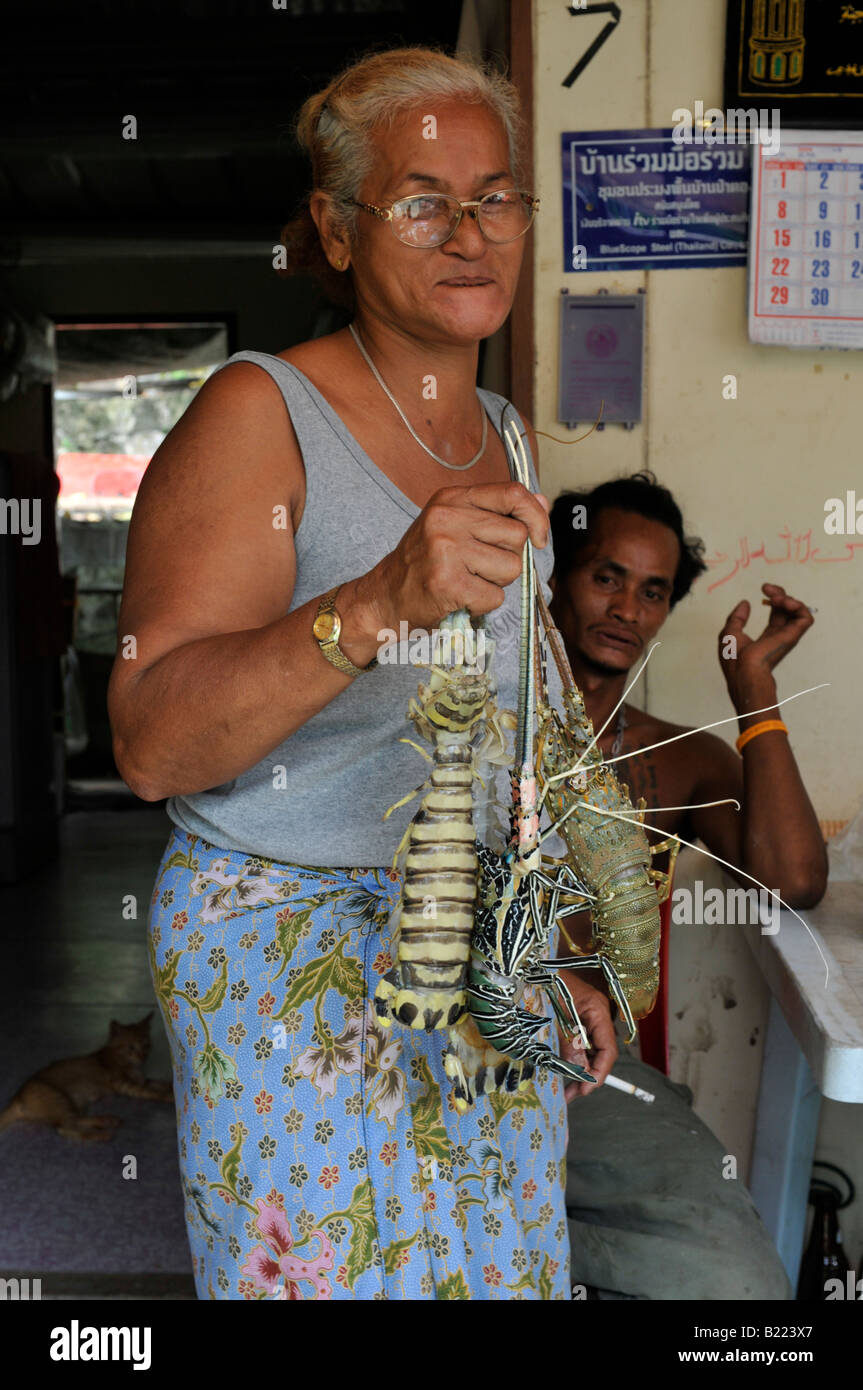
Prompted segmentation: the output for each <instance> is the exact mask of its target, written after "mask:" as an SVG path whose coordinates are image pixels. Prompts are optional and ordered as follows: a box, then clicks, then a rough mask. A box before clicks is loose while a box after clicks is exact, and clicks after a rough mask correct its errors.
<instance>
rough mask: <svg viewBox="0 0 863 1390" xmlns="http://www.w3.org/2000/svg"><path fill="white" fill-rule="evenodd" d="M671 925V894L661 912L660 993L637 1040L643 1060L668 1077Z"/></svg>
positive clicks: (643, 1022) (643, 1020) (644, 1021)
mask: <svg viewBox="0 0 863 1390" xmlns="http://www.w3.org/2000/svg"><path fill="white" fill-rule="evenodd" d="M670 922H671V895H670V894H669V896H668V897H667V898H666V899H665V902H664V903H663V904H662V906H661V907H660V909H659V924H660V927H659V993H658V995H657V997H656V1003H655V1004H654V1006H653V1008H652V1010H651V1012H650V1013H649V1014H648V1015H647V1017H646V1018H643V1019H641V1021H640V1022H639V1024H638V1025H637V1026H638V1040H639V1042H640V1043H641V1060H642V1062H647V1063H648V1065H649V1066H651V1067H656V1069H657V1071H661V1072H662V1074H663V1075H664V1076H667V1075H668V929H669V925H670Z"/></svg>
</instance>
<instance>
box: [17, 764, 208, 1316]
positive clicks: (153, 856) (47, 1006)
mask: <svg viewBox="0 0 863 1390" xmlns="http://www.w3.org/2000/svg"><path fill="white" fill-rule="evenodd" d="M72 804H73V805H76V806H78V807H80V806H86V805H87V797H86V795H84V796H81V795H78V796H77V797H76V798H75V800H74V802H73V803H72ZM91 804H96V805H98V806H100V807H104V806H105V805H106V804H107V805H110V806H112V807H113V808H114V809H98V810H83V809H76V810H73V811H70V812H69V813H68V814H66V815H65V816H64V817H63V820H62V823H61V828H60V835H61V845H62V850H61V854H60V856H59V858H58V859H57V860H56V861H54V863H52V864H50V865H47V866H45V867H44V868H43V869H41V870H40V871H38V872H37V873H35V874H31V875H30V876H29V877H28V878H26V879H24V880H23V881H21V882H20V883H16V884H11V885H3V886H0V942H2V955H3V967H4V968H3V986H2V1010H0V1109H2V1108H3V1106H5V1104H6V1103H7V1101H8V1100H9V1099H10V1098H11V1096H12V1095H13V1094H14V1092H15V1091H16V1090H17V1089H18V1087H19V1086H20V1085H21V1083H22V1082H23V1081H24V1080H26V1078H27V1077H29V1076H32V1075H33V1073H34V1072H35V1071H37V1070H38V1069H39V1068H40V1067H42V1066H45V1065H46V1064H47V1063H49V1062H52V1061H55V1060H58V1059H59V1058H64V1057H75V1056H81V1055H83V1054H85V1053H89V1052H93V1051H95V1050H96V1049H97V1048H99V1047H101V1046H102V1045H103V1044H104V1042H105V1041H106V1039H107V1035H108V1028H109V1024H110V1021H111V1019H112V1018H116V1019H117V1020H118V1021H119V1022H121V1023H132V1022H136V1021H137V1020H139V1019H140V1018H142V1017H143V1016H144V1015H145V1014H147V1013H149V1011H150V1010H151V1009H153V1010H154V1016H153V1020H152V1024H151V1038H152V1051H151V1053H150V1058H149V1061H148V1064H147V1068H146V1070H147V1073H148V1075H150V1076H154V1077H168V1076H170V1071H171V1064H170V1054H169V1051H168V1044H167V1039H166V1037H165V1033H164V1028H163V1025H162V1021H161V1017H160V1015H159V1012H158V1009H156V1005H155V1000H154V996H153V989H152V984H151V981H150V973H149V967H148V963H147V953H146V946H145V929H146V920H147V910H148V907H149V900H150V894H151V892H152V887H153V882H154V879H155V875H156V868H157V865H158V863H159V859H160V857H161V854H162V850H163V849H164V846H165V843H166V840H167V837H168V831H169V825H170V823H169V821H168V818H167V816H166V815H165V812H164V809H163V808H162V807H157V808H153V807H149V806H144V805H143V804H142V803H140V802H137V803H136V802H134V801H129V800H128V794H127V798H126V799H125V800H124V798H123V797H122V796H117V795H115V796H113V797H109V798H107V799H106V797H105V794H104V789H102V790H101V791H100V792H97V793H96V795H95V797H94V798H92V800H91ZM120 808H124V809H120ZM130 894H132V895H134V897H135V900H136V911H137V916H136V918H135V919H134V920H130V919H128V918H127V917H124V915H123V903H124V899H127V898H128V895H130ZM98 1110H99V1111H100V1112H102V1113H114V1114H118V1115H121V1116H122V1119H123V1123H122V1124H121V1125H120V1126H119V1127H118V1129H117V1131H116V1136H115V1137H114V1138H113V1139H112V1140H111V1141H110V1142H108V1143H101V1144H84V1143H76V1142H75V1141H70V1140H68V1139H63V1138H61V1137H60V1136H59V1135H57V1134H56V1133H55V1132H54V1131H53V1130H50V1129H45V1128H40V1127H32V1126H28V1127H19V1126H15V1127H10V1128H9V1129H7V1130H5V1131H4V1132H3V1133H2V1134H0V1212H2V1217H0V1277H4V1278H7V1279H8V1278H12V1277H18V1278H28V1277H29V1278H31V1279H34V1278H40V1279H41V1281H42V1284H41V1296H42V1298H43V1299H46V1298H58V1299H64V1298H76V1299H77V1298H91V1299H92V1298H95V1299H110V1298H134V1299H141V1298H145V1299H149V1298H156V1299H173V1298H194V1296H195V1295H194V1286H193V1283H192V1276H191V1261H190V1256H189V1252H188V1246H187V1245H186V1237H185V1227H184V1224H183V1203H182V1193H181V1189H180V1181H179V1173H178V1170H177V1161H176V1132H175V1127H174V1111H173V1107H171V1106H168V1105H165V1104H161V1105H157V1104H153V1103H149V1102H146V1101H136V1100H131V1099H127V1098H124V1097H116V1098H112V1099H110V1100H107V1101H105V1102H99V1106H98ZM129 1153H134V1154H135V1156H136V1158H137V1160H138V1180H137V1181H135V1182H130V1181H123V1180H122V1177H121V1170H122V1166H123V1165H122V1159H123V1157H124V1155H126V1154H129Z"/></svg>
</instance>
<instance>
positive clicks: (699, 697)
mask: <svg viewBox="0 0 863 1390" xmlns="http://www.w3.org/2000/svg"><path fill="white" fill-rule="evenodd" d="M725 8H726V7H725V3H724V0H626V3H625V5H623V6H622V9H623V16H622V20H621V23H620V24H619V25H618V26H617V29H616V30H615V32H614V33H613V34H612V35H611V37H610V38H609V40H608V41H607V42H606V44H605V45H604V46H603V48H602V49H600V51H599V53H598V54H597V56H596V57H595V58H594V59H593V60H592V62H591V63H590V64H589V65H588V67H587V68H586V69H585V71H584V72H583V73H582V74H581V76H580V77H579V78H578V79H577V81H576V82H575V83H574V85H573V86H572V88H570V89H566V88H564V87H563V86H562V85H561V82H562V79H563V78H564V77H565V76H566V74H567V73H568V72H569V70H570V69H571V68H572V66H573V65H574V63H575V62H576V60H577V58H578V56H579V54H580V53H582V52H583V51H584V49H585V47H586V46H587V44H588V43H589V42H590V41H591V40H592V39H593V37H594V36H595V35H596V34H597V33H598V31H599V28H600V27H601V26H602V25H603V24H604V23H605V22H606V20H607V18H608V16H607V15H606V14H602V15H596V16H579V17H573V16H571V15H570V14H569V13H568V12H567V9H566V7H565V6H564V5H563V4H562V3H559V0H534V88H535V95H534V101H535V109H534V131H535V148H534V158H535V167H536V180H535V181H536V191H537V192H538V193H539V194H540V196H541V198H542V211H541V213H540V216H539V218H538V219H537V224H536V228H535V232H534V233H533V234H532V235H533V236H534V241H533V251H534V256H535V275H536V281H535V307H536V328H537V366H536V377H535V386H536V404H535V410H534V424H535V425H536V427H537V429H540V430H545V431H547V432H549V433H551V434H556V435H558V436H561V437H565V436H566V428H565V426H564V425H562V424H560V423H559V422H558V420H557V370H558V351H557V343H558V303H559V298H560V291H561V289H562V288H564V287H566V288H568V289H569V290H570V292H571V293H580V294H586V293H594V292H596V291H597V290H598V289H600V288H606V289H608V290H609V292H611V293H621V294H627V293H628V294H631V293H633V292H634V291H635V290H637V289H639V288H642V287H644V288H645V289H646V292H647V303H646V358H645V396H644V421H643V424H642V425H641V426H638V427H636V429H635V430H633V431H631V432H627V431H624V430H623V429H621V428H619V427H616V426H609V427H608V428H607V429H606V430H605V431H604V432H603V433H601V434H598V433H594V434H592V435H591V436H590V438H589V439H587V440H586V441H585V442H584V443H581V444H577V445H574V446H572V447H568V446H567V445H562V444H556V443H554V442H552V441H550V440H547V439H540V441H539V442H540V456H541V474H542V481H543V488H544V491H546V492H547V493H548V495H549V496H550V497H552V498H554V497H555V496H557V494H558V492H560V491H561V489H563V488H565V487H571V486H577V485H584V484H588V485H590V484H592V483H594V482H600V481H602V480H604V479H606V478H609V477H612V476H615V475H617V474H619V473H630V472H634V471H635V470H637V469H639V468H643V467H650V468H652V469H653V470H654V472H655V473H656V475H657V477H658V478H659V480H660V482H662V483H664V484H666V485H667V486H668V487H670V488H671V489H672V491H673V492H674V494H675V496H676V497H677V499H678V501H679V503H680V505H681V508H682V510H683V513H684V518H685V521H686V524H687V527H688V529H689V530H690V531H694V532H696V533H697V534H701V535H702V536H703V537H704V539H705V540H706V542H707V548H708V554H711V553H723V552H724V553H727V554H731V555H733V554H735V553H736V549H737V544H738V538H739V537H740V536H744V535H746V536H748V537H749V538H750V539H751V540H752V542H753V545H757V544H759V543H760V541H761V540H762V539H763V540H765V541H766V542H768V544H769V542H770V541H771V540H772V539H774V538H776V536H777V533H778V532H779V531H781V530H782V528H783V527H784V526H785V525H786V524H787V525H788V526H790V527H791V528H792V532H793V534H795V535H796V534H797V533H798V532H805V531H806V530H807V529H809V528H810V527H811V528H812V532H813V544H820V545H821V547H822V550H823V551H824V552H825V553H834V554H842V553H844V550H843V544H844V543H843V542H842V540H841V539H839V538H832V537H826V536H825V535H824V532H823V520H824V502H825V499H826V498H828V497H832V496H843V495H844V493H845V490H846V488H854V487H855V486H856V487H857V489H858V492H859V493H860V495H861V496H863V469H861V465H860V438H861V433H863V430H861V426H863V396H862V395H861V390H860V386H861V360H860V355H859V353H853V352H852V353H840V352H825V353H816V352H809V351H803V352H797V351H791V350H788V349H782V348H766V347H755V346H753V345H752V344H751V343H750V342H749V341H748V338H747V331H746V273H745V270H743V269H716V270H710V269H706V270H690V269H664V270H658V271H652V272H646V273H644V272H638V271H627V272H624V273H620V274H609V273H588V274H584V273H578V272H569V273H565V272H564V270H563V264H562V242H563V235H562V221H561V219H562V203H561V171H560V153H559V150H560V134H561V132H562V131H565V130H603V129H628V128H631V127H632V128H640V127H649V128H658V127H668V126H670V125H672V124H673V122H672V120H671V113H672V111H673V110H674V108H675V107H678V106H688V107H691V106H692V104H693V102H694V101H695V100H697V99H700V100H702V101H703V102H704V104H705V107H707V106H721V105H722V104H723V103H722V67H723V52H724V30H725ZM729 373H734V374H735V375H736V376H737V378H738V399H737V400H736V401H733V400H732V401H727V400H723V398H722V393H721V386H722V378H723V377H724V376H725V375H727V374H729ZM581 432H583V431H582V430H579V431H577V432H576V433H581ZM775 553H781V544H780V543H779V542H778V541H776V542H775ZM857 556H858V558H857V559H856V561H854V562H850V563H840V564H815V563H812V562H811V561H810V562H808V563H798V562H796V561H794V560H793V559H792V561H790V562H786V563H781V564H773V565H769V566H768V565H766V564H765V563H764V562H763V561H762V560H758V561H753V562H752V564H751V565H750V566H749V568H748V569H747V570H745V571H741V572H740V573H739V574H738V575H737V576H736V577H735V578H734V579H733V580H732V581H731V582H728V583H725V584H722V585H721V586H719V587H716V588H714V590H713V592H712V593H711V592H708V586H709V585H710V584H711V583H713V582H714V580H715V579H716V578H717V577H718V575H717V572H716V571H714V572H713V573H709V574H708V575H706V576H704V578H703V579H702V580H701V581H699V583H698V585H697V586H696V589H695V591H694V593H693V594H692V595H691V596H690V597H689V598H688V599H687V600H686V601H685V602H684V603H682V604H681V605H680V606H679V608H678V609H677V611H676V612H675V613H674V615H673V617H672V618H671V619H669V621H668V623H667V624H666V626H665V628H664V629H663V632H662V639H663V645H662V647H661V648H660V650H659V652H657V654H656V656H655V657H654V659H653V662H652V664H651V679H650V686H649V692H648V705H649V708H651V709H652V710H655V711H656V712H657V713H658V714H660V715H662V716H663V717H665V718H668V719H671V720H677V721H680V722H683V723H686V724H690V725H695V724H698V723H707V722H708V721H710V720H714V719H719V718H722V717H724V716H726V715H728V714H731V713H732V712H733V710H732V707H731V704H730V701H729V699H728V695H727V692H726V689H725V684H724V681H723V678H722V674H721V671H720V669H719V663H718V660H717V657H716V635H717V633H718V632H719V630H720V628H721V626H722V624H723V622H724V620H725V618H726V616H727V614H728V612H729V611H730V610H731V608H732V607H734V605H735V604H736V603H737V602H738V601H739V600H740V599H741V598H748V599H749V600H750V602H751V603H752V604H753V609H754V618H753V622H752V623H751V624H750V629H749V630H750V631H752V629H753V627H755V629H756V630H760V626H759V625H760V624H763V621H764V616H763V615H764V614H765V613H766V609H763V608H762V607H761V604H760V598H761V593H760V585H761V584H762V583H764V582H766V581H768V580H769V581H771V582H775V583H780V584H784V585H785V586H786V587H787V588H788V590H789V591H790V592H791V593H792V594H794V595H795V596H797V597H801V598H803V599H805V601H806V602H807V603H809V604H811V605H813V606H815V607H817V608H818V609H819V613H818V617H817V620H816V624H815V626H814V628H813V629H812V630H811V631H810V632H809V633H808V634H807V636H806V638H805V640H804V642H803V643H801V646H800V648H799V649H798V650H797V651H796V652H794V653H792V654H791V655H790V656H789V657H788V658H787V659H786V661H785V662H783V664H782V667H781V671H780V675H779V685H780V695H785V694H791V693H792V692H794V691H796V690H801V689H803V688H804V687H806V686H810V685H815V684H817V683H818V682H820V681H830V682H831V686H830V688H829V689H828V690H823V691H818V692H817V693H816V694H814V695H809V696H806V697H804V698H803V699H801V700H799V701H797V702H795V703H794V704H793V705H791V706H790V707H788V709H787V710H786V711H785V718H786V722H787V723H788V725H789V728H790V730H791V740H792V744H793V747H794V750H795V755H796V756H797V759H798V762H799V764H800V766H801V769H802V771H803V774H804V777H805V779H806V783H807V786H808V787H809V789H810V793H811V795H812V798H813V801H814V804H815V806H816V810H817V812H818V815H819V817H821V819H822V820H840V821H841V820H845V819H847V818H848V817H850V816H851V815H852V814H853V813H854V811H855V810H856V808H857V807H858V806H859V805H860V802H861V791H863V786H861V783H863V777H861V768H863V757H861V734H860V717H859V713H858V708H859V695H858V691H859V688H860V684H861V677H863V660H861V644H860V642H859V640H858V638H859V633H860V626H861V625H860V613H861V600H863V550H861V551H859V552H857ZM722 732H723V731H722V730H717V733H720V734H721V733H722ZM736 732H737V731H736V727H735V726H734V725H730V726H728V730H727V732H726V737H727V738H728V739H729V741H732V740H733V738H734V737H735V735H736ZM776 814H777V816H781V814H782V808H781V807H780V806H777V808H776ZM689 857H690V860H694V858H695V856H694V855H692V854H690V856H689ZM681 860H683V856H681ZM706 862H707V861H705V860H703V859H700V860H699V863H698V869H697V873H698V875H699V876H702V877H705V873H704V865H705V863H706ZM685 872H686V863H685V861H684V862H683V863H681V867H680V870H679V875H680V877H678V880H677V881H678V882H680V881H681V878H682V875H683V874H684V873H685ZM738 930H739V929H736V928H732V927H727V928H704V927H696V928H686V927H678V928H676V929H674V934H673V938H672V967H671V974H670V987H671V996H672V997H671V1014H672V1018H671V1043H672V1074H673V1075H674V1077H675V1079H678V1080H683V1081H686V1082H687V1084H688V1085H690V1086H691V1087H692V1089H693V1091H694V1093H695V1105H696V1109H697V1111H698V1113H699V1114H700V1115H702V1117H703V1118H704V1119H705V1120H706V1121H707V1122H708V1123H709V1124H710V1125H711V1126H712V1128H713V1129H714V1130H715V1131H716V1133H717V1134H718V1135H719V1137H720V1138H721V1139H722V1141H723V1143H724V1144H725V1146H726V1148H727V1151H728V1152H729V1153H734V1154H736V1155H737V1156H738V1159H739V1167H740V1171H741V1173H743V1174H746V1173H747V1172H748V1162H749V1154H750V1147H751V1133H752V1120H753V1115H754V1107H755V1104H756V1102H757V1088H758V1073H759V1068H760V1062H761V1052H762V1047H763V1038H764V1027H765V1022H766V1005H767V994H766V989H765V987H764V985H763V984H762V981H761V977H760V975H759V972H758V970H757V968H756V967H755V966H754V965H753V964H752V961H751V957H750V955H749V951H748V947H747V946H746V943H745V942H744V941H743V940H742V939H741V938H740V936H739V935H737V934H736V933H737V932H738ZM728 999H733V1000H734V1001H735V1002H734V1004H733V1005H728V1003H727V1001H728ZM861 1137H863V1110H861V1108H860V1107H850V1106H842V1105H838V1104H837V1103H836V1102H826V1103H825V1107H824V1120H823V1123H822V1128H821V1136H820V1147H819V1156H822V1157H825V1158H832V1159H833V1161H835V1162H838V1163H840V1164H841V1165H842V1166H845V1167H849V1166H851V1165H852V1163H853V1162H857V1163H858V1164H859V1163H860V1162H861V1161H863V1160H861V1159H856V1160H854V1159H852V1152H851V1150H852V1143H853V1144H854V1145H855V1146H856V1149H857V1152H858V1153H859V1152H860V1151H861V1149H863V1144H861V1142H860V1141H861ZM857 1176H858V1182H859V1179H860V1178H863V1173H859V1172H858V1175H857ZM861 1209H863V1204H861V1202H858V1203H857V1204H856V1207H855V1208H852V1209H851V1210H850V1211H849V1212H848V1213H846V1214H845V1218H846V1220H845V1225H846V1239H848V1238H849V1236H850V1239H849V1240H848V1243H849V1245H850V1247H851V1255H852V1258H854V1259H856V1257H857V1255H858V1254H859V1248H860V1247H861V1246H863V1214H861Z"/></svg>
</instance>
